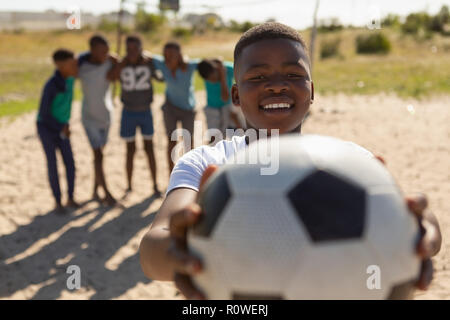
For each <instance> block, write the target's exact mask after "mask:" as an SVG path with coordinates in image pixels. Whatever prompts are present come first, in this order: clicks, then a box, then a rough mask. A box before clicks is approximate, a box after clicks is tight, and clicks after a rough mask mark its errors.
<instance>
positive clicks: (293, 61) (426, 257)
mask: <svg viewBox="0 0 450 320" xmlns="http://www.w3.org/2000/svg"><path fill="white" fill-rule="evenodd" d="M126 42H127V55H126V57H125V58H124V59H122V60H121V61H120V62H119V61H117V59H115V58H113V57H111V56H110V55H109V54H108V45H107V42H106V40H104V39H103V38H101V37H93V38H92V39H91V43H90V46H91V48H90V49H91V50H90V52H89V53H87V54H85V55H82V56H81V57H80V58H79V59H78V61H77V60H76V59H75V58H74V55H73V53H72V52H70V51H67V50H58V51H56V52H55V54H54V55H53V60H54V61H55V64H56V67H57V71H56V72H55V74H54V75H53V76H52V77H51V78H50V80H49V81H48V82H47V84H46V85H45V88H44V92H43V96H42V101H41V107H40V111H39V115H38V132H39V136H40V138H41V140H42V144H43V146H44V150H45V153H46V155H47V160H48V169H49V179H50V185H51V187H52V190H53V194H54V196H55V199H56V202H57V204H58V206H60V205H61V194H60V191H59V184H58V179H57V171H56V158H55V150H56V149H57V148H59V149H60V150H61V153H62V156H63V159H64V163H65V165H66V172H67V179H68V182H69V202H68V204H69V205H76V202H75V201H74V200H73V185H74V177H75V167H74V163H73V157H72V151H71V146H70V141H69V135H70V130H69V125H68V121H69V118H70V108H71V100H72V88H73V83H74V77H75V76H76V75H77V69H78V68H79V77H80V79H81V82H82V87H83V92H84V98H83V117H82V118H83V125H84V127H85V130H86V133H87V135H88V137H89V141H90V143H91V146H92V148H93V150H94V158H95V172H96V175H95V187H94V196H97V187H98V186H101V187H102V188H103V189H104V190H105V193H106V198H107V200H108V201H110V202H114V198H113V197H112V195H111V194H110V193H109V192H108V189H107V187H106V182H105V178H104V175H103V168H102V157H103V155H102V148H103V146H104V145H105V144H106V140H107V135H108V129H109V125H110V114H111V105H110V103H109V102H108V101H109V98H108V99H103V98H104V97H110V93H109V86H108V84H109V81H114V80H116V79H117V80H120V82H121V86H122V94H121V99H122V102H123V105H124V107H123V111H122V121H121V130H120V135H121V137H122V138H124V139H125V140H126V141H127V173H128V189H129V190H131V175H132V169H133V165H132V159H133V154H134V152H135V145H134V140H135V133H136V127H140V128H141V131H142V135H143V137H144V144H145V149H146V152H147V155H148V160H149V165H150V169H151V171H152V176H153V180H154V188H155V190H154V191H155V192H158V191H159V190H158V189H157V181H156V175H155V172H156V168H155V161H154V155H153V148H152V140H151V138H152V136H153V131H154V129H153V125H152V114H151V112H150V104H151V102H152V99H153V98H152V93H153V90H152V85H151V79H152V78H154V79H156V80H162V79H164V81H165V82H166V86H167V87H166V101H165V103H164V105H163V107H162V110H163V114H164V124H165V127H166V133H167V136H168V141H169V148H168V149H169V150H168V152H169V153H168V155H169V157H168V160H169V164H170V168H171V176H170V181H169V187H168V190H167V192H166V197H165V199H164V201H163V203H162V205H161V208H160V209H159V211H158V213H157V214H156V216H155V218H154V220H153V223H152V225H151V227H150V229H149V231H148V232H147V233H146V235H145V236H144V237H143V239H142V241H141V245H140V262H141V267H142V270H143V271H144V273H145V274H146V275H147V276H148V277H149V278H151V279H154V280H168V281H174V282H175V285H176V286H177V288H178V289H179V290H180V291H181V292H182V293H183V294H184V295H185V296H186V297H187V298H198V299H203V298H205V296H204V295H203V293H202V292H201V291H200V290H199V289H198V288H196V287H195V286H194V285H193V282H192V280H191V276H192V275H194V274H197V273H199V272H202V269H203V265H202V262H201V260H200V259H199V258H198V257H196V256H195V255H192V253H191V252H189V251H188V246H187V243H186V234H187V229H188V228H189V227H191V226H193V225H194V224H195V223H196V221H198V219H199V218H200V217H201V215H202V212H201V208H200V207H199V206H198V204H197V203H196V201H197V196H198V192H199V190H200V189H201V187H202V185H203V184H204V183H205V181H206V180H207V179H208V177H210V176H211V175H212V173H213V172H214V171H215V170H216V169H217V166H218V165H221V164H223V163H225V162H226V161H227V159H228V158H229V157H230V156H232V155H233V154H235V153H236V152H238V151H239V150H242V149H245V148H246V147H247V145H248V143H249V141H248V140H249V139H247V137H246V136H245V135H244V136H234V137H232V139H230V140H222V141H219V142H217V143H216V144H215V145H203V146H201V147H198V148H195V149H193V150H191V151H189V152H187V153H186V154H184V155H183V156H182V157H181V158H180V159H179V160H178V161H177V163H176V165H175V167H173V164H172V163H171V157H170V154H171V150H172V148H173V147H174V142H173V141H171V139H170V135H171V133H172V130H174V129H175V128H176V124H177V122H181V123H182V126H183V128H184V129H186V130H188V131H189V132H191V133H192V130H193V122H194V117H195V111H194V107H195V98H194V89H193V85H192V78H193V73H194V71H195V70H197V69H198V70H199V73H200V74H201V76H202V77H204V78H205V80H206V89H207V94H208V97H207V101H208V106H207V107H206V108H205V115H206V118H207V122H208V125H209V126H214V127H216V128H218V129H219V130H222V129H223V128H225V127H226V126H227V124H226V122H223V121H224V119H226V118H227V117H228V115H227V114H228V112H229V110H227V109H224V108H227V107H228V106H229V105H230V102H232V104H234V105H236V106H238V107H239V108H240V109H241V110H242V113H243V115H244V117H245V123H246V126H247V127H248V128H251V129H255V130H268V132H269V133H270V131H271V130H272V129H276V130H278V132H279V133H280V134H287V133H291V134H300V133H301V127H302V123H303V121H304V119H305V116H306V115H307V113H308V110H309V108H310V105H311V104H312V102H313V100H314V86H313V82H312V77H311V69H310V60H309V57H308V53H307V52H308V51H307V49H306V45H305V42H304V40H303V39H302V37H301V36H300V35H299V34H298V32H297V31H296V30H294V29H292V28H290V27H288V26H285V25H283V24H279V23H275V22H271V23H265V24H262V25H259V26H256V27H254V28H252V29H250V30H248V31H247V32H245V33H244V34H243V35H242V37H241V38H240V40H239V41H238V43H237V44H236V47H235V50H234V65H233V66H232V65H231V64H229V63H226V62H221V61H219V60H216V59H211V60H205V61H202V62H199V61H197V60H189V61H186V60H185V59H184V58H183V56H182V53H181V49H180V46H179V45H178V44H176V43H172V42H170V43H167V44H166V45H165V46H164V55H163V57H161V56H156V55H152V56H148V55H146V54H144V53H143V51H142V44H141V42H140V40H139V39H138V38H136V37H128V38H127V41H126ZM233 67H234V68H233ZM156 70H160V72H161V73H162V76H160V75H157V72H156ZM233 78H234V80H235V83H234V84H233ZM230 87H231V91H230ZM191 137H192V135H191ZM368 154H370V153H369V152H368ZM256 187H257V186H255V188H256ZM406 201H407V205H408V207H409V209H410V211H411V212H412V214H415V215H416V216H417V218H418V221H419V223H420V225H421V237H420V239H419V242H418V244H417V254H418V255H419V256H420V258H421V259H422V268H421V274H420V276H419V278H418V279H417V284H416V285H417V287H418V288H420V289H426V288H427V287H428V285H429V283H430V281H431V279H432V272H433V268H432V263H431V259H430V258H431V257H432V256H433V255H435V254H436V253H437V252H439V250H440V246H441V243H442V238H441V233H440V228H439V223H438V221H437V219H436V217H435V216H434V215H433V214H431V213H430V212H428V211H426V208H427V201H426V198H425V197H424V196H414V197H408V198H407V199H406ZM274 214H276V213H275V212H274Z"/></svg>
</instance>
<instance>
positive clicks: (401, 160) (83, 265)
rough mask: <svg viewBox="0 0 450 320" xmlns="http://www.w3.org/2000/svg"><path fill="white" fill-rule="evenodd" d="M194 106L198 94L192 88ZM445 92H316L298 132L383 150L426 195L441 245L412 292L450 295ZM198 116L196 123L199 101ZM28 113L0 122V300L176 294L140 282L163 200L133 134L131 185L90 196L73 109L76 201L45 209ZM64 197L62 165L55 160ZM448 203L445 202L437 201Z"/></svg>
mask: <svg viewBox="0 0 450 320" xmlns="http://www.w3.org/2000/svg"><path fill="white" fill-rule="evenodd" d="M197 95H198V106H202V105H203V103H204V101H205V98H204V93H203V92H199V93H197ZM162 99H163V97H162V96H156V97H155V102H154V104H153V106H152V109H153V115H154V124H155V129H156V133H155V143H154V144H155V152H156V158H157V166H158V167H157V171H158V179H159V182H160V188H161V189H162V190H164V189H165V188H166V187H167V183H168V175H169V172H168V167H167V160H166V152H165V148H166V144H167V142H166V139H165V138H164V126H163V124H162V114H161V111H160V106H161V104H162V101H163V100H162ZM449 105H450V97H448V96H442V97H434V98H427V99H424V100H423V101H418V100H413V99H410V100H402V99H399V98H397V97H395V96H386V95H376V96H344V95H337V96H326V97H324V96H318V97H317V98H316V101H315V103H314V104H313V106H312V115H311V116H310V117H309V118H308V119H307V121H306V123H305V125H304V132H305V133H319V134H327V135H332V136H336V137H340V138H343V139H347V140H352V141H354V142H356V143H358V144H361V145H362V146H365V147H366V148H368V149H369V150H371V151H372V152H374V153H375V154H379V155H382V156H384V157H385V159H386V161H387V166H388V168H389V170H390V171H391V172H392V174H393V175H394V176H395V178H396V179H397V181H398V183H399V184H400V185H401V186H402V188H403V190H404V192H405V193H411V192H416V191H423V192H426V193H427V194H428V196H429V200H430V204H431V209H432V210H433V211H434V212H435V213H436V215H437V216H438V218H439V220H440V223H441V227H442V232H443V235H444V242H443V245H442V250H441V252H440V253H439V254H438V255H437V256H436V257H435V258H434V265H435V269H436V272H435V279H434V281H433V283H432V285H431V287H430V289H429V290H428V291H426V292H417V293H416V295H415V298H417V299H448V298H450V270H449V269H450V256H447V251H448V247H449V242H448V240H447V238H446V234H447V231H448V230H450V216H449V215H448V214H446V213H448V212H450V204H449V202H448V201H449V200H448V196H449V195H450V144H449V142H450V125H449V123H450V108H449ZM199 111H200V112H198V119H200V120H204V116H203V113H202V112H201V108H199ZM35 119H36V113H35V112H32V113H29V114H25V115H23V116H20V117H17V118H15V119H10V118H2V119H0V150H1V151H0V299H181V298H182V297H181V295H180V294H179V293H177V290H176V288H175V287H174V286H173V285H172V284H171V283H169V282H159V281H152V280H150V279H147V278H146V277H145V276H144V274H143V273H142V271H141V269H140V264H139V254H138V247H139V242H140V239H141V237H142V236H143V235H144V233H145V232H146V231H147V230H148V228H149V226H150V224H151V223H152V220H153V218H154V215H155V213H156V211H157V210H158V208H159V206H160V205H161V202H162V199H161V198H155V197H152V195H151V190H152V182H151V180H150V173H149V170H148V167H147V162H146V157H145V153H144V152H143V150H142V141H141V139H140V137H139V138H138V150H139V151H138V152H137V154H136V159H135V171H134V181H133V185H134V191H133V193H131V194H130V195H129V197H128V198H126V199H125V200H122V201H121V205H122V206H121V207H120V206H119V207H114V208H110V207H105V206H102V205H100V204H99V203H97V202H95V201H90V198H91V194H92V188H93V155H92V152H91V150H90V147H89V144H88V140H87V137H86V135H85V132H84V129H83V128H82V125H81V122H80V105H79V103H77V102H75V103H74V107H73V113H72V119H71V126H72V146H73V150H74V156H75V163H76V168H77V175H76V188H75V195H76V198H77V200H78V201H80V202H81V203H82V204H83V206H82V207H81V208H80V209H77V210H73V211H71V212H69V213H68V214H66V215H58V214H56V213H55V212H53V211H52V209H53V206H54V202H53V198H52V195H51V192H50V188H49V185H48V182H47V176H46V170H47V169H46V164H45V163H46V162H45V156H44V153H43V150H42V147H41V144H40V141H39V140H38V137H37V135H36V126H35ZM119 120H120V107H117V108H116V110H114V120H113V124H112V127H111V130H110V138H109V142H108V144H107V146H106V149H105V164H104V165H105V171H106V178H107V182H108V184H109V186H110V189H111V192H112V193H113V195H114V196H116V197H117V198H120V197H122V196H123V195H124V191H125V187H126V176H125V145H124V142H123V141H121V139H120V137H119ZM58 169H59V171H60V183H61V187H62V192H63V194H65V190H66V182H65V178H64V167H63V165H62V162H61V159H59V167H58ZM446 201H447V202H446ZM69 265H78V266H79V267H80V270H81V288H80V289H78V290H69V289H68V288H67V279H68V278H69V277H70V274H68V273H66V271H67V267H68V266H69Z"/></svg>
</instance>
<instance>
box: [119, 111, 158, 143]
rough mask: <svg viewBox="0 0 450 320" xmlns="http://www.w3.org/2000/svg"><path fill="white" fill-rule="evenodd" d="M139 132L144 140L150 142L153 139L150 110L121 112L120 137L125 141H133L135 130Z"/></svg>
mask: <svg viewBox="0 0 450 320" xmlns="http://www.w3.org/2000/svg"><path fill="white" fill-rule="evenodd" d="M137 127H139V128H140V130H141V134H142V137H143V138H144V140H150V139H152V137H153V133H154V129H153V117H152V112H151V111H150V109H148V110H145V111H130V110H127V109H125V108H124V109H123V110H122V120H121V121H120V136H121V137H122V138H123V139H124V140H125V141H129V142H131V141H134V139H135V137H136V128H137Z"/></svg>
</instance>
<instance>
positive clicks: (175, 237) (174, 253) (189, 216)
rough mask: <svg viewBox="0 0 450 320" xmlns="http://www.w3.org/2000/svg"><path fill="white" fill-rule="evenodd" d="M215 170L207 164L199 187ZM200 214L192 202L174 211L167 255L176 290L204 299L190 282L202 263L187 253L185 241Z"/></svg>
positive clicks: (199, 210)
mask: <svg viewBox="0 0 450 320" xmlns="http://www.w3.org/2000/svg"><path fill="white" fill-rule="evenodd" d="M216 170H217V166H209V167H207V168H206V170H205V172H204V173H203V175H202V179H201V181H200V189H201V188H202V187H203V186H204V184H205V182H206V180H208V178H209V177H210V176H211V175H212V174H213V173H214V172H215V171H216ZM201 214H202V212H201V209H200V206H199V205H198V204H196V203H194V204H192V205H190V206H188V207H187V208H185V209H183V210H180V211H178V212H176V213H174V214H173V215H172V217H171V218H170V222H169V231H170V238H171V245H170V248H169V256H170V257H171V258H172V260H173V262H174V264H175V265H176V267H175V268H176V270H177V271H176V272H175V275H174V281H175V285H176V286H177V288H178V290H180V292H181V293H182V294H183V295H184V296H185V297H186V298H187V299H197V300H204V299H206V297H205V295H204V294H203V293H202V292H201V291H200V290H198V289H197V288H196V287H195V286H194V284H193V282H192V279H191V276H192V275H194V274H196V273H198V272H201V270H202V264H201V261H200V260H199V259H198V258H197V257H195V256H193V255H192V254H190V253H189V251H188V247H187V241H186V236H187V230H188V228H189V227H192V226H193V225H195V223H196V222H197V221H198V219H199V218H200V216H201Z"/></svg>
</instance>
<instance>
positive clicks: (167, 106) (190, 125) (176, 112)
mask: <svg viewBox="0 0 450 320" xmlns="http://www.w3.org/2000/svg"><path fill="white" fill-rule="evenodd" d="M161 110H162V112H163V115H164V126H165V127H166V134H167V136H168V137H169V138H170V137H171V136H172V133H173V132H174V131H175V129H176V128H177V122H178V121H180V122H181V126H182V128H183V129H186V130H187V131H188V132H189V133H190V134H191V136H193V132H194V120H195V113H196V111H195V110H186V109H181V108H178V107H176V106H174V105H173V104H172V103H170V102H168V101H167V100H166V102H164V104H163V106H162V108H161Z"/></svg>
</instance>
